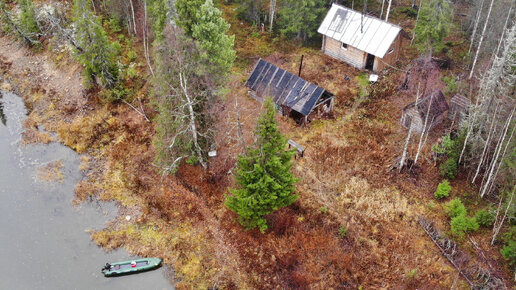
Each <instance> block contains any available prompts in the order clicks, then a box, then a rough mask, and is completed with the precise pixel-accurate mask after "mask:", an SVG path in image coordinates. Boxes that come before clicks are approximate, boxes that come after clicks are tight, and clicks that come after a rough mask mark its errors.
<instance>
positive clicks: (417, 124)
mask: <svg viewBox="0 0 516 290" xmlns="http://www.w3.org/2000/svg"><path fill="white" fill-rule="evenodd" d="M448 109H449V106H448V103H447V102H446V98H445V97H444V94H443V93H442V92H441V91H440V90H437V91H435V92H433V93H432V94H431V95H429V96H427V97H425V98H422V99H419V100H417V102H414V103H411V104H409V105H408V106H406V107H405V108H404V109H403V112H402V114H401V125H403V127H405V128H407V129H408V128H410V127H412V129H413V130H414V131H416V132H417V133H419V134H421V133H423V131H424V128H425V121H426V127H427V130H428V131H430V130H432V129H433V128H434V127H435V126H437V125H438V124H440V123H441V122H442V120H443V119H444V117H445V113H446V111H448ZM427 116H428V118H427Z"/></svg>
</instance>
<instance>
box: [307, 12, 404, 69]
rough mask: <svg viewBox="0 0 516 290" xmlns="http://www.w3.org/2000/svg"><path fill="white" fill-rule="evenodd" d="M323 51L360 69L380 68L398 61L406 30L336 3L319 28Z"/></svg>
mask: <svg viewBox="0 0 516 290" xmlns="http://www.w3.org/2000/svg"><path fill="white" fill-rule="evenodd" d="M317 32H318V33H320V34H322V37H323V38H322V52H323V53H325V54H327V55H329V56H331V57H333V58H336V59H338V60H341V61H344V62H346V63H348V64H350V65H352V66H354V67H356V68H358V69H366V70H370V71H373V72H380V71H382V70H383V69H385V68H386V67H388V66H392V65H394V64H395V63H396V61H397V60H398V58H399V57H400V55H401V49H402V47H403V45H404V39H406V38H408V35H407V33H406V32H405V31H404V30H403V29H402V28H401V27H399V26H397V25H394V24H392V23H389V22H386V21H383V20H381V19H378V18H376V17H373V16H370V15H365V14H362V13H360V12H358V11H355V10H352V9H349V8H347V7H344V6H341V5H338V4H333V5H332V6H331V8H330V10H329V11H328V14H327V15H326V17H325V18H324V20H323V22H322V24H321V26H320V27H319V29H318V30H317Z"/></svg>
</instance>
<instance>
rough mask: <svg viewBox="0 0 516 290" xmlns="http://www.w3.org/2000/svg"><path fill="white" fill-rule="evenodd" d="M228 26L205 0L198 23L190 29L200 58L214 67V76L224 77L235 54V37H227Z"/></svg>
mask: <svg viewBox="0 0 516 290" xmlns="http://www.w3.org/2000/svg"><path fill="white" fill-rule="evenodd" d="M228 30H229V24H228V23H227V22H226V20H224V18H222V12H221V11H220V10H219V9H217V8H216V7H215V6H214V5H213V1H212V0H206V2H205V3H204V4H203V5H202V6H201V9H200V11H199V19H198V22H197V23H195V24H194V25H193V27H192V37H193V38H194V39H195V40H197V41H198V42H199V44H200V45H201V47H202V49H203V54H202V55H201V57H202V58H203V59H204V60H206V61H208V62H209V63H211V64H213V65H214V66H215V69H216V71H215V72H214V75H226V74H227V73H228V72H229V71H230V70H231V67H232V66H233V61H235V58H236V53H235V50H234V46H235V36H234V35H232V36H228V35H227V32H228Z"/></svg>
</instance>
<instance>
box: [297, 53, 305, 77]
mask: <svg viewBox="0 0 516 290" xmlns="http://www.w3.org/2000/svg"><path fill="white" fill-rule="evenodd" d="M304 58H305V55H304V54H302V55H301V63H300V64H299V73H298V74H297V76H298V77H301V70H302V69H303V59H304Z"/></svg>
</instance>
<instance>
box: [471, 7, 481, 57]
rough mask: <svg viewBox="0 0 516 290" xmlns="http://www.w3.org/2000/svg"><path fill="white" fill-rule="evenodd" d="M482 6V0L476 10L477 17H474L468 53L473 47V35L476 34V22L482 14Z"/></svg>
mask: <svg viewBox="0 0 516 290" xmlns="http://www.w3.org/2000/svg"><path fill="white" fill-rule="evenodd" d="M483 6H484V0H482V2H481V3H480V8H479V9H478V11H477V17H475V18H476V19H475V25H474V26H473V32H472V33H471V41H470V43H469V49H468V54H469V53H471V49H472V48H473V42H475V36H476V35H477V28H478V23H479V22H480V16H481V15H482V7H483Z"/></svg>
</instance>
